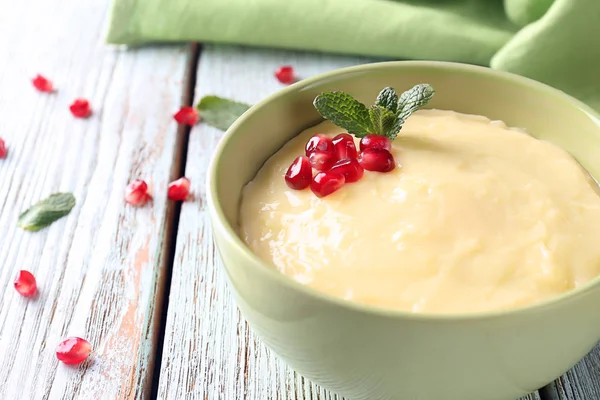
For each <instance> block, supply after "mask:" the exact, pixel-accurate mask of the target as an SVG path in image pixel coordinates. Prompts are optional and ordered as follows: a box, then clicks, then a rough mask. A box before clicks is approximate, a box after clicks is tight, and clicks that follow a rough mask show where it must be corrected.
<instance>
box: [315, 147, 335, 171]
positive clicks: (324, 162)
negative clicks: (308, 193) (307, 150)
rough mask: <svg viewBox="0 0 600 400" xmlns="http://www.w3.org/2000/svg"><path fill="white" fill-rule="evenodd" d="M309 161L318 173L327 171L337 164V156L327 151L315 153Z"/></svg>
mask: <svg viewBox="0 0 600 400" xmlns="http://www.w3.org/2000/svg"><path fill="white" fill-rule="evenodd" d="M308 160H309V161H310V165H312V167H313V168H314V169H316V170H317V171H327V170H328V169H329V168H331V167H332V166H333V164H335V162H336V159H335V155H334V154H333V153H329V152H326V151H315V152H313V153H311V154H310V156H309V157H308Z"/></svg>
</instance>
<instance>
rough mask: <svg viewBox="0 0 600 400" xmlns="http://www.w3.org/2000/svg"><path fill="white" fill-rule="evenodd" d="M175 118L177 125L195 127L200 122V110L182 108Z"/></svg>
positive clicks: (188, 107) (187, 107)
mask: <svg viewBox="0 0 600 400" xmlns="http://www.w3.org/2000/svg"><path fill="white" fill-rule="evenodd" d="M173 118H175V121H177V123H179V124H183V125H194V124H195V123H196V122H198V119H200V118H199V114H198V110H196V109H195V108H194V107H190V106H185V107H181V108H180V109H179V111H177V112H176V113H175V115H173Z"/></svg>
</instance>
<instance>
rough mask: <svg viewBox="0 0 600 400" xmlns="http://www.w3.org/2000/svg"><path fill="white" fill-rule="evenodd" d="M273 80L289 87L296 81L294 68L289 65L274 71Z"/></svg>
mask: <svg viewBox="0 0 600 400" xmlns="http://www.w3.org/2000/svg"><path fill="white" fill-rule="evenodd" d="M275 78H277V80H278V81H279V82H281V83H283V84H284V85H291V84H292V83H294V81H295V80H296V73H295V72H294V67H292V66H291V65H282V66H281V67H279V68H277V69H276V70H275Z"/></svg>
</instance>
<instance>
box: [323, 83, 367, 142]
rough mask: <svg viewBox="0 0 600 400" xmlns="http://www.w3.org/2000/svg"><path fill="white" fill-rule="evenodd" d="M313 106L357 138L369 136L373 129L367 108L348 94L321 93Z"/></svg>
mask: <svg viewBox="0 0 600 400" xmlns="http://www.w3.org/2000/svg"><path fill="white" fill-rule="evenodd" d="M313 104H314V106H315V108H316V109H317V111H318V112H319V114H321V115H322V116H323V117H324V118H326V119H328V120H330V121H331V122H333V123H334V124H336V125H337V126H339V127H340V128H344V129H346V130H347V131H348V132H349V133H352V134H353V135H354V136H356V137H359V138H360V137H363V136H365V135H368V134H369V133H371V130H372V129H373V127H372V125H371V119H370V117H369V111H368V110H367V107H366V106H365V105H364V104H362V103H361V102H359V101H358V100H356V99H355V98H354V97H352V96H350V95H349V94H348V93H344V92H325V93H321V94H320V95H318V96H317V97H315V101H314V102H313Z"/></svg>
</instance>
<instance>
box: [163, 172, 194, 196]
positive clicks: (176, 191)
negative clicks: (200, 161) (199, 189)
mask: <svg viewBox="0 0 600 400" xmlns="http://www.w3.org/2000/svg"><path fill="white" fill-rule="evenodd" d="M189 194H190V180H189V179H188V178H186V177H183V178H179V179H177V180H176V181H173V182H171V183H169V189H168V191H167V195H168V196H169V198H170V199H171V200H176V201H184V200H185V199H186V198H187V197H188V195H189Z"/></svg>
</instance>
